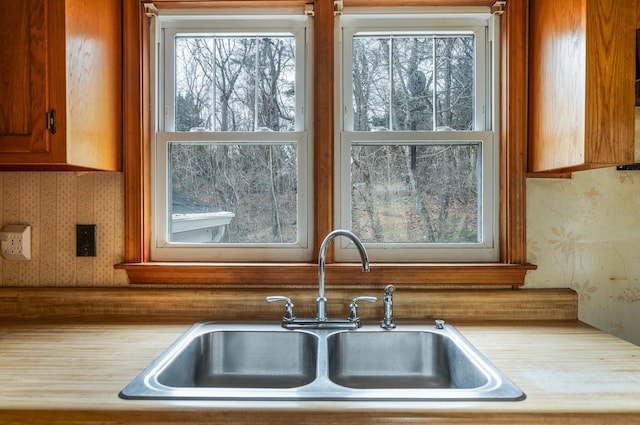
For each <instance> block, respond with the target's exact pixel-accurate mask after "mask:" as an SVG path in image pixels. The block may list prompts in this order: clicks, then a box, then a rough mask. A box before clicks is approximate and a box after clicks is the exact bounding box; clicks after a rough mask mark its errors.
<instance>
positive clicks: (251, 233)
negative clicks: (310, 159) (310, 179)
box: [168, 142, 298, 244]
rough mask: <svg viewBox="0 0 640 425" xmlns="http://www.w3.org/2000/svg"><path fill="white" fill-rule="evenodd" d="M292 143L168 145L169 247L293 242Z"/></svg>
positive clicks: (294, 148) (295, 235)
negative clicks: (170, 244) (182, 243)
mask: <svg viewBox="0 0 640 425" xmlns="http://www.w3.org/2000/svg"><path fill="white" fill-rule="evenodd" d="M297 155H298V154H297V146H296V144H295V143H273V144H266V143H261V144H258V143H235V144H232V143H197V144H196V143H176V142H174V143H170V144H169V164H170V179H171V180H170V181H171V191H170V192H171V201H170V203H169V205H170V206H169V208H170V214H169V217H170V218H169V220H170V223H169V226H168V228H169V229H170V232H169V233H170V235H169V240H170V241H171V242H196V243H197V242H201V243H211V242H216V243H230V244H233V243H238V244H240V243H294V242H297V240H298V229H297V183H298V182H297V173H296V170H297Z"/></svg>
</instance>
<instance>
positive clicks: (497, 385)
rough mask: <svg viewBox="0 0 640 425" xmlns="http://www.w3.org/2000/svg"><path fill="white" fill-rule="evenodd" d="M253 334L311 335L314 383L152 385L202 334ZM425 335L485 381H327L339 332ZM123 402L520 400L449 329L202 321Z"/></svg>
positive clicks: (510, 384)
mask: <svg viewBox="0 0 640 425" xmlns="http://www.w3.org/2000/svg"><path fill="white" fill-rule="evenodd" d="M219 331H241V332H245V331H259V332H264V331H268V332H289V333H291V332H296V333H305V334H309V335H312V336H313V337H314V338H316V341H317V345H316V346H317V354H316V362H317V364H316V377H315V379H314V380H312V381H311V382H309V383H308V384H305V385H302V386H297V387H292V388H253V387H249V388H246V387H245V388H238V387H170V386H167V385H163V384H161V383H160V382H159V381H158V375H159V374H160V372H161V371H162V370H163V369H164V368H165V367H166V366H167V365H168V364H169V363H170V362H171V360H173V359H174V358H175V356H176V355H177V354H178V353H179V352H180V351H181V350H183V349H184V348H185V347H186V346H187V345H188V344H189V343H190V342H191V341H192V340H193V339H195V338H197V337H199V336H202V335H203V334H206V333H208V332H219ZM416 331H418V332H431V333H438V334H442V335H444V336H446V337H448V338H450V339H451V340H452V341H453V342H454V343H455V344H456V345H457V346H458V347H459V348H460V349H461V350H462V351H463V352H464V353H465V355H467V356H468V357H469V358H470V359H472V360H473V362H474V363H475V364H477V365H478V367H480V368H481V370H482V373H484V374H486V376H487V383H486V384H485V385H482V386H479V387H473V388H438V387H435V388H351V387H346V386H342V385H339V384H337V383H335V382H333V381H332V380H331V379H329V376H328V374H329V364H328V361H329V360H328V357H329V352H328V350H329V347H328V341H329V337H330V336H331V335H335V334H338V333H345V332H357V333H366V332H376V333H386V332H416ZM119 396H120V397H121V398H124V399H149V400H151V399H154V400H155V399H172V400H333V401H340V400H345V401H346V400H350V401H355V400H362V401H365V400H378V401H431V400H434V401H435V400H440V401H519V400H523V399H525V398H526V395H525V394H524V392H523V391H522V390H521V389H520V388H519V387H517V386H516V385H515V384H514V383H513V382H512V381H511V380H510V379H509V378H507V377H506V375H504V374H503V373H502V372H501V371H500V370H499V369H498V368H497V367H495V366H494V365H493V364H492V363H491V362H490V361H489V360H488V359H487V358H486V357H485V356H484V355H483V354H482V353H481V352H480V351H479V350H478V349H477V348H476V347H475V346H473V345H472V344H471V342H469V341H468V340H467V339H466V338H465V337H464V336H463V335H462V334H461V333H460V332H459V331H458V330H457V329H456V328H455V327H454V326H453V325H451V324H448V323H447V324H446V325H445V327H444V329H437V328H436V327H435V326H433V325H429V324H418V323H410V324H403V323H402V322H399V323H398V326H397V328H396V329H394V330H391V331H389V330H384V329H381V328H380V327H379V324H378V323H377V322H376V323H365V324H363V326H362V328H360V329H357V330H331V329H296V330H291V329H284V328H282V327H281V326H280V324H279V323H254V322H217V321H202V322H197V323H195V324H193V325H192V326H191V327H189V329H187V330H186V331H185V332H184V333H183V334H182V335H181V336H179V337H178V339H177V340H176V341H174V342H173V343H172V344H171V345H170V346H169V347H167V349H166V350H164V351H163V352H162V353H161V354H160V355H159V356H158V357H156V358H155V359H154V360H153V361H152V362H151V363H150V364H149V365H148V366H147V367H146V368H145V369H144V370H143V371H141V372H140V373H139V374H138V375H137V376H136V377H135V378H134V379H133V380H132V381H130V382H129V383H128V384H127V385H126V386H125V387H124V388H123V389H122V391H120V393H119Z"/></svg>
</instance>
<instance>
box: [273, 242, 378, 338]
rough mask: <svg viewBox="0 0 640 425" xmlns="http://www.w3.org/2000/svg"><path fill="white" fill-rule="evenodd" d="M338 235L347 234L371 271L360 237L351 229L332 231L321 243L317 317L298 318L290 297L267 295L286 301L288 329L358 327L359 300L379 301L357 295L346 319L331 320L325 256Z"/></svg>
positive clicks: (363, 264) (364, 269)
mask: <svg viewBox="0 0 640 425" xmlns="http://www.w3.org/2000/svg"><path fill="white" fill-rule="evenodd" d="M338 236H345V237H347V238H349V239H351V241H353V243H354V244H355V245H356V247H357V248H358V252H359V253H360V259H361V260H362V271H363V272H368V271H370V269H369V257H368V255H367V251H366V250H365V249H364V245H362V242H360V239H358V237H357V236H356V235H355V234H353V233H352V232H350V231H349V230H334V231H332V232H331V233H329V234H328V235H327V237H326V238H324V241H322V244H321V245H320V254H319V256H318V298H316V317H315V318H308V319H304V318H297V317H296V316H295V314H294V312H293V303H292V302H291V300H290V299H289V298H287V297H284V296H279V295H278V296H272V297H267V301H268V302H270V303H271V302H276V301H284V302H285V314H284V316H283V317H282V326H283V327H285V328H287V329H305V328H308V329H322V328H325V329H358V328H359V327H360V326H361V322H360V317H359V315H358V302H359V301H366V302H370V303H374V302H376V301H377V298H376V297H356V298H354V299H353V301H351V304H350V305H349V315H348V316H347V318H346V319H331V320H330V319H329V318H328V317H327V297H326V296H325V292H324V267H325V257H326V256H327V250H328V248H329V244H330V243H331V241H332V240H334V239H335V238H336V237H338Z"/></svg>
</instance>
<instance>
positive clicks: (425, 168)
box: [351, 142, 482, 243]
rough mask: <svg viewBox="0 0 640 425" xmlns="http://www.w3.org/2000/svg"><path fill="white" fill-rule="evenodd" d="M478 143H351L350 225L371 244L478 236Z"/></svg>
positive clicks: (464, 239)
mask: <svg viewBox="0 0 640 425" xmlns="http://www.w3.org/2000/svg"><path fill="white" fill-rule="evenodd" d="M481 152H482V150H481V145H480V143H477V142H472V143H451V144H450V143H447V144H420V145H395V144H385V145H382V144H367V143H352V147H351V220H352V223H351V225H352V230H353V231H354V232H355V233H356V234H358V235H359V236H360V237H361V238H362V240H363V241H364V242H371V243H462V242H465V243H478V242H481V241H482V231H481V229H482V227H481V226H479V220H480V217H481V211H480V208H481V207H480V201H479V199H480V195H481V181H482V178H481V173H482V167H481Z"/></svg>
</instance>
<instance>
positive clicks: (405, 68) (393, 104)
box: [352, 34, 475, 131]
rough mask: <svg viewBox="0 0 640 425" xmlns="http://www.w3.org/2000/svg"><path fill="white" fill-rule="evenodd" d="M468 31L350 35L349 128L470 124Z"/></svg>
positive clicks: (471, 60)
mask: <svg viewBox="0 0 640 425" xmlns="http://www.w3.org/2000/svg"><path fill="white" fill-rule="evenodd" d="M474 56H475V38H474V36H473V35H472V34H468V35H467V34H462V35H460V34H457V35H435V34H418V35H411V36H408V35H402V36H398V35H356V36H355V37H354V38H353V62H352V63H353V109H354V111H353V114H354V117H353V122H354V124H353V125H354V128H353V130H354V131H370V130H379V129H386V130H393V131H418V130H423V131H424V130H426V131H432V130H473V122H474V93H475V87H474V79H475V75H474V61H475V59H474Z"/></svg>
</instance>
